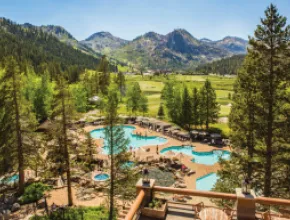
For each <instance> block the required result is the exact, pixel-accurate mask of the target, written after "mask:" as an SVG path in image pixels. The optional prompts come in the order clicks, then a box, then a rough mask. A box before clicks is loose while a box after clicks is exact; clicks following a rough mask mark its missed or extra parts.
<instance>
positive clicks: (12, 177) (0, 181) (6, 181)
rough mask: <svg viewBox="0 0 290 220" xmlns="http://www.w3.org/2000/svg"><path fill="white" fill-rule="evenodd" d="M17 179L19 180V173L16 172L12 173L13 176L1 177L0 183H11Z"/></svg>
mask: <svg viewBox="0 0 290 220" xmlns="http://www.w3.org/2000/svg"><path fill="white" fill-rule="evenodd" d="M18 180H19V175H18V174H14V175H13V176H10V177H7V178H3V179H1V180H0V183H8V184H12V183H14V182H17V181H18Z"/></svg>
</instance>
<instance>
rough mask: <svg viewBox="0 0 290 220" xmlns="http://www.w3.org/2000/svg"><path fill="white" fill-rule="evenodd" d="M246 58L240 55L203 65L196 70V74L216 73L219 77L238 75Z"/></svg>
mask: <svg viewBox="0 0 290 220" xmlns="http://www.w3.org/2000/svg"><path fill="white" fill-rule="evenodd" d="M245 56H246V55H244V54H239V55H234V56H232V57H227V58H223V59H221V60H217V61H213V62H211V63H206V64H202V65H199V66H198V67H197V68H196V69H195V72H196V73H201V74H210V73H215V74H219V75H236V74H237V72H238V69H239V68H240V66H241V65H242V63H243V61H244V59H245Z"/></svg>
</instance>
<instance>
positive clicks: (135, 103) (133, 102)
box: [126, 82, 142, 113]
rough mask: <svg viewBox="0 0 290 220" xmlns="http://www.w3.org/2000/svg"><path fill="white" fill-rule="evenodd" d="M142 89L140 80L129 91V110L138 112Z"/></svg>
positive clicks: (127, 105)
mask: <svg viewBox="0 0 290 220" xmlns="http://www.w3.org/2000/svg"><path fill="white" fill-rule="evenodd" d="M141 95H142V91H141V88H140V85H139V83H138V82H135V83H134V84H133V85H132V86H131V87H130V88H129V90H128V92H127V102H126V107H127V110H129V111H131V112H132V113H136V112H137V111H138V110H139V109H140V98H141Z"/></svg>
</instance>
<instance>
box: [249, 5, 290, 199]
mask: <svg viewBox="0 0 290 220" xmlns="http://www.w3.org/2000/svg"><path fill="white" fill-rule="evenodd" d="M265 16H266V17H265V18H263V19H261V24H260V25H258V26H257V29H256V31H255V34H254V37H253V38H250V41H249V44H250V49H249V51H250V52H251V53H253V55H254V56H255V57H256V59H257V63H256V68H258V69H259V71H258V72H257V74H256V77H255V79H256V83H257V84H256V86H257V100H256V102H257V103H259V104H260V105H257V107H258V110H257V111H258V114H257V115H256V116H257V121H258V123H259V126H260V128H259V129H258V130H257V137H258V138H259V139H260V140H261V141H262V143H263V145H264V146H265V149H264V150H265V152H264V155H265V156H266V159H265V167H264V168H265V176H264V189H263V192H264V196H270V195H271V194H272V190H271V188H272V181H273V179H272V172H273V169H274V168H273V161H274V160H275V154H276V153H278V151H279V150H278V148H279V147H282V146H283V145H285V142H284V141H282V143H281V139H280V138H281V135H282V136H283V134H282V133H280V132H283V131H282V130H281V126H282V125H283V120H282V121H281V117H283V116H281V109H282V108H283V107H284V103H285V97H286V91H285V86H286V84H285V82H287V79H289V78H288V74H289V73H288V72H287V71H288V70H287V63H286V62H285V61H286V60H287V55H288V54H287V51H288V50H289V42H290V40H289V39H290V26H286V17H283V16H281V15H280V14H279V13H278V10H277V8H276V7H275V6H274V5H272V4H271V5H270V6H269V7H268V8H267V9H266V11H265ZM282 139H283V138H282Z"/></svg>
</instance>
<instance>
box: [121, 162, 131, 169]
mask: <svg viewBox="0 0 290 220" xmlns="http://www.w3.org/2000/svg"><path fill="white" fill-rule="evenodd" d="M133 166H134V162H132V161H128V162H126V163H124V164H123V165H122V169H130V168H132V167H133Z"/></svg>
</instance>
